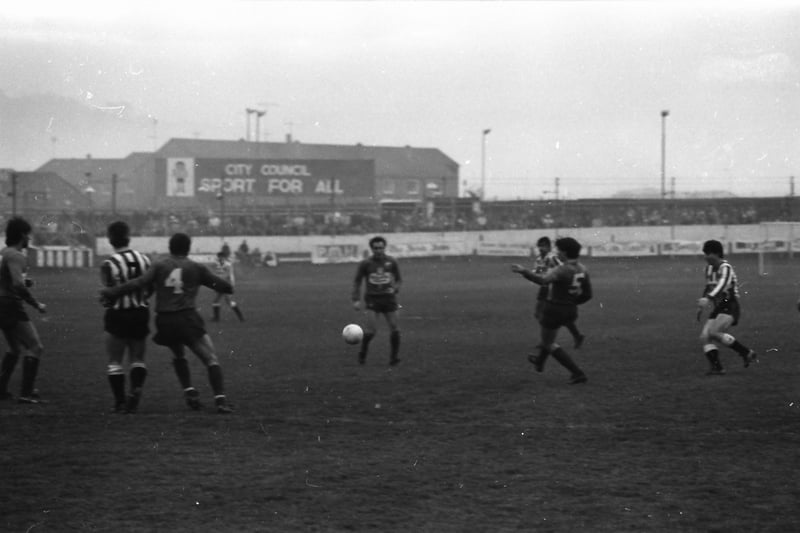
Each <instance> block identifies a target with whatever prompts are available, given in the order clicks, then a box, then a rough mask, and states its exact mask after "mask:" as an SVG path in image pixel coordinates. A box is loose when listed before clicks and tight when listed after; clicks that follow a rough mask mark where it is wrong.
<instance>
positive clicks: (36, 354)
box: [15, 321, 45, 404]
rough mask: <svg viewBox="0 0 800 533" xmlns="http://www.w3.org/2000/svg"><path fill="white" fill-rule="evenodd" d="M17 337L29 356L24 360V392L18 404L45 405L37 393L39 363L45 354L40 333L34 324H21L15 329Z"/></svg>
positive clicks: (27, 322) (18, 399)
mask: <svg viewBox="0 0 800 533" xmlns="http://www.w3.org/2000/svg"><path fill="white" fill-rule="evenodd" d="M15 336H16V337H17V339H18V340H19V342H20V344H22V346H24V347H25V348H26V349H27V350H28V354H27V355H26V356H25V357H24V358H23V360H22V391H21V392H20V395H19V398H17V402H19V403H29V404H39V403H45V402H43V401H42V400H41V399H40V398H39V394H38V393H37V392H36V388H35V384H36V376H37V375H38V373H39V361H40V360H41V358H42V355H43V354H44V346H42V341H41V340H39V333H38V332H37V331H36V328H35V327H34V325H33V323H32V322H29V321H26V322H19V323H17V327H16V329H15Z"/></svg>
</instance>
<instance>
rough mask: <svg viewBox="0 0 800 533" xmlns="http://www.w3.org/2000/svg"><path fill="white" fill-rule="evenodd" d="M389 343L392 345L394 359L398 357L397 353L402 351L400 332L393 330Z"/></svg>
mask: <svg viewBox="0 0 800 533" xmlns="http://www.w3.org/2000/svg"><path fill="white" fill-rule="evenodd" d="M389 344H390V346H391V347H392V359H397V354H398V353H399V352H400V332H399V331H393V332H392V333H391V334H390V335H389Z"/></svg>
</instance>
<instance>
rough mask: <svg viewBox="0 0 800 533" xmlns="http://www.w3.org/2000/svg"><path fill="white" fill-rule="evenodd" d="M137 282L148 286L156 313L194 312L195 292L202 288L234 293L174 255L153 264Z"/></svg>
mask: <svg viewBox="0 0 800 533" xmlns="http://www.w3.org/2000/svg"><path fill="white" fill-rule="evenodd" d="M139 279H141V280H142V281H141V283H142V284H143V286H148V285H149V286H150V287H151V288H152V289H154V292H155V296H156V309H155V311H156V313H174V312H176V311H182V310H184V309H194V308H195V307H196V304H195V299H196V297H197V291H198V290H199V289H200V287H201V286H206V287H208V288H210V289H212V290H214V291H217V292H222V293H226V294H231V293H232V292H233V286H232V285H231V284H230V283H229V282H227V281H225V280H224V279H222V278H220V277H219V276H215V275H214V274H212V273H211V270H210V269H209V268H208V267H207V266H205V265H203V264H200V263H197V262H195V261H192V260H191V259H189V258H186V257H177V256H174V255H170V256H167V257H162V258H161V259H159V260H158V261H156V262H155V263H154V264H153V266H152V267H150V270H148V271H147V272H146V273H145V275H144V276H142V278H139Z"/></svg>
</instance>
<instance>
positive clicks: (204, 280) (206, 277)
mask: <svg viewBox="0 0 800 533" xmlns="http://www.w3.org/2000/svg"><path fill="white" fill-rule="evenodd" d="M198 266H199V267H200V284H201V285H203V286H205V287H208V288H209V289H211V290H212V291H216V292H221V293H222V294H233V285H232V284H231V283H230V282H228V281H227V280H224V279H222V278H221V277H219V276H217V275H216V274H214V273H212V272H211V270H209V269H208V267H206V266H205V265H200V264H199V263H198Z"/></svg>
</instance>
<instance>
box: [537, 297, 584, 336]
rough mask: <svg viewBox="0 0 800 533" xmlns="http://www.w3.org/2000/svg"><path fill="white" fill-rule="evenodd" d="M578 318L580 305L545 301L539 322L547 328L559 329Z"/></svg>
mask: <svg viewBox="0 0 800 533" xmlns="http://www.w3.org/2000/svg"><path fill="white" fill-rule="evenodd" d="M577 319H578V306H577V305H570V304H556V303H552V302H545V304H544V308H543V309H542V316H541V317H540V318H539V324H541V326H542V327H544V328H547V329H558V328H560V327H561V326H566V325H567V324H571V323H573V322H575V321H576V320H577Z"/></svg>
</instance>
